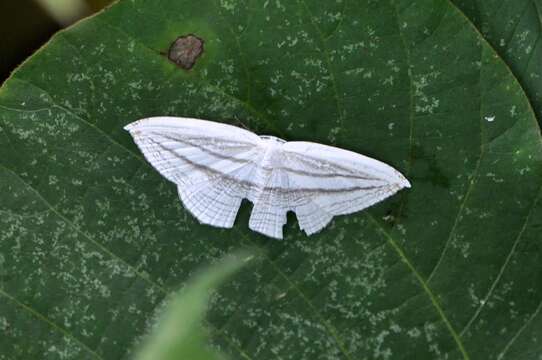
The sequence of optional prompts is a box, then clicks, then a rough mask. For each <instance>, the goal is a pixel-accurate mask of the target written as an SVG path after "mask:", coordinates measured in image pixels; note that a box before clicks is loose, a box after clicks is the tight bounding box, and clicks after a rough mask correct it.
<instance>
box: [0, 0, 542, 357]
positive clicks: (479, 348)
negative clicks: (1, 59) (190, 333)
mask: <svg viewBox="0 0 542 360" xmlns="http://www.w3.org/2000/svg"><path fill="white" fill-rule="evenodd" d="M187 34H195V35H196V36H198V37H199V38H201V39H203V40H204V53H203V54H202V55H201V56H200V57H198V58H197V60H196V63H195V64H194V66H193V67H192V69H191V70H189V71H187V70H184V69H182V68H180V67H178V66H176V65H175V64H173V63H172V62H171V61H169V60H168V59H167V57H166V56H164V54H165V53H167V50H168V48H169V46H170V44H171V43H172V42H173V41H175V40H176V39H177V38H178V37H179V36H183V35H187ZM156 115H177V116H188V117H199V118H205V119H209V120H215V121H222V122H227V123H231V124H234V125H241V124H242V125H244V126H246V127H248V128H249V129H251V130H252V131H255V132H257V133H259V134H270V135H275V136H280V137H282V138H284V139H286V140H308V141H315V142H321V143H325V144H329V145H335V146H339V147H342V148H345V149H349V150H353V151H356V152H359V153H362V154H365V155H368V156H371V157H374V158H376V159H378V160H381V161H384V162H386V163H389V164H390V165H392V166H394V167H395V168H397V169H399V170H400V171H401V172H402V173H404V174H406V176H407V178H408V179H409V180H410V182H411V183H412V188H411V189H410V190H408V191H403V192H401V193H400V194H398V195H397V196H395V197H393V198H390V199H388V200H386V201H385V202H383V203H381V204H379V205H378V206H375V207H372V208H370V209H369V210H368V211H363V212H360V213H357V214H354V215H349V216H343V217H339V218H336V219H334V221H333V223H332V224H331V225H330V226H329V227H328V228H326V229H325V230H324V231H322V232H321V233H319V234H317V235H315V236H312V237H310V238H308V237H306V236H304V234H303V233H301V232H300V231H299V230H298V226H297V224H296V222H295V219H294V217H291V219H290V221H289V223H288V225H287V226H286V228H285V240H284V241H276V240H273V239H267V238H264V237H261V236H259V235H257V234H256V233H254V232H251V231H249V230H248V226H247V224H248V216H249V214H250V205H249V204H246V205H244V206H243V207H242V208H241V211H240V214H239V217H238V219H237V222H236V225H235V227H234V229H232V230H220V229H216V228H211V227H208V226H205V225H200V224H198V223H197V221H196V220H195V219H194V218H193V217H192V216H191V215H190V214H189V213H188V212H187V211H186V210H184V208H183V206H182V205H181V204H180V201H179V200H178V197H177V192H176V189H175V186H174V185H173V184H171V183H169V182H167V181H166V180H165V179H163V178H161V177H160V176H159V175H158V174H157V172H156V171H154V170H153V169H152V168H151V167H150V166H149V165H148V164H147V163H146V162H145V161H144V159H143V157H142V156H141V154H140V153H139V151H138V150H137V148H136V146H135V145H134V144H133V142H132V140H131V138H130V136H129V135H128V134H127V133H126V132H125V131H123V130H122V128H123V126H124V125H125V124H127V123H130V122H132V121H134V120H137V119H140V118H143V117H149V116H156ZM0 145H1V147H2V155H3V156H2V157H1V158H0V196H1V199H0V213H1V214H2V216H1V217H0V229H2V230H1V232H0V299H1V300H0V329H2V332H3V336H1V337H0V349H2V350H1V352H0V353H1V354H2V356H3V357H4V358H28V359H33V358H55V359H56V358H59V357H60V358H70V359H71V358H73V359H86V358H89V359H100V358H102V359H118V358H128V357H129V356H130V354H131V353H130V349H132V348H133V347H134V346H135V345H137V344H138V343H139V341H140V338H141V336H142V335H143V334H144V333H145V331H146V329H147V328H148V326H149V323H150V322H151V321H152V320H151V319H152V314H153V313H154V311H155V309H156V308H157V306H159V304H160V303H161V302H162V301H163V299H164V298H165V297H166V296H167V294H170V293H172V292H173V291H175V290H177V289H178V288H179V287H180V285H181V284H182V283H184V282H185V281H186V280H187V279H188V278H189V277H190V275H191V274H192V273H193V272H194V270H195V269H197V268H199V267H200V266H201V265H203V264H207V263H209V262H213V261H214V260H216V259H218V258H219V257H221V256H222V255H224V254H226V253H229V252H230V250H231V249H236V248H239V247H246V246H254V245H256V246H258V247H260V248H263V249H265V250H266V254H267V255H266V259H265V261H263V262H262V263H261V264H260V265H259V266H256V267H253V268H251V269H250V271H243V272H242V273H241V274H240V275H239V276H237V277H236V278H235V280H233V281H232V282H231V283H229V285H227V286H225V287H223V288H222V289H221V291H220V293H219V295H218V296H216V297H215V298H214V300H213V304H212V307H211V311H210V314H209V323H210V327H211V328H212V329H214V330H212V333H213V334H214V335H213V339H214V344H215V345H216V346H217V347H218V348H220V349H221V350H222V351H223V352H225V353H227V354H229V355H230V356H231V358H244V359H275V358H277V359H287V358H292V359H364V358H368V359H391V358H393V359H412V358H416V359H480V358H482V359H530V358H532V357H533V355H539V354H541V353H542V343H541V341H540V339H539V337H537V334H538V333H539V329H540V327H541V326H542V315H541V314H540V313H541V307H542V305H541V304H542V303H541V300H542V287H541V286H540V284H541V283H542V261H541V257H542V247H541V245H540V240H539V235H538V234H539V230H540V227H541V226H542V223H541V219H542V208H541V206H540V203H539V197H540V184H541V183H542V162H541V151H542V149H541V139H540V129H539V127H538V125H537V122H536V119H535V116H534V113H533V111H532V108H531V106H530V104H529V102H528V99H527V97H526V95H525V93H524V92H523V90H522V88H521V86H520V84H519V83H518V82H517V80H516V78H515V77H514V76H513V75H512V73H511V72H510V70H509V69H508V67H507V66H506V64H505V63H503V60H502V59H501V58H500V57H499V56H498V55H497V54H496V53H495V52H494V51H493V49H492V48H491V47H490V46H489V45H488V43H487V42H485V41H484V39H483V38H482V37H481V36H480V34H479V33H478V32H477V31H476V29H475V28H474V27H473V26H472V24H471V23H470V21H469V20H468V19H467V18H466V17H465V16H464V15H463V14H462V13H461V12H459V11H458V10H457V8H455V7H454V6H453V5H452V4H451V3H449V2H448V1H444V0H442V1H440V0H416V1H413V2H404V1H396V2H390V1H371V0H366V1H362V2H351V1H345V0H342V1H329V2H321V1H316V0H314V1H310V0H305V1H303V0H299V1H291V2H285V1H256V0H247V1H242V0H239V1H232V0H215V1H199V2H189V1H184V0H183V1H178V0H161V1H153V2H150V1H143V0H131V1H130V0H125V1H120V2H118V3H117V4H116V5H114V6H112V7H111V8H109V9H108V10H106V11H104V12H102V13H101V14H99V15H98V16H95V17H93V18H91V19H88V20H86V21H83V22H81V23H79V24H77V25H76V26H75V27H72V28H70V29H69V30H67V31H64V32H61V33H59V34H58V35H56V36H55V37H54V38H53V39H52V40H51V42H50V43H49V44H48V45H47V46H45V47H44V48H43V49H41V50H40V51H39V52H38V53H37V54H36V55H34V56H33V57H32V58H30V59H29V60H28V61H27V62H25V63H24V64H23V65H22V66H21V67H20V68H19V69H18V70H17V71H16V72H15V73H14V74H13V75H12V76H11V78H10V79H9V80H8V81H7V82H6V83H5V84H4V85H3V86H2V88H1V89H0ZM0 358H1V357H0Z"/></svg>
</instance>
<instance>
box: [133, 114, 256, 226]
mask: <svg viewBox="0 0 542 360" xmlns="http://www.w3.org/2000/svg"><path fill="white" fill-rule="evenodd" d="M125 129H126V130H128V131H130V134H131V135H132V136H133V138H134V141H135V142H136V144H137V145H138V147H139V148H140V149H141V151H142V152H143V155H144V156H145V158H146V159H147V160H148V161H149V162H150V163H151V164H152V166H153V167H154V168H156V169H157V170H158V171H159V172H160V174H162V175H163V176H164V177H166V178H167V179H168V180H170V181H172V182H174V183H175V184H177V188H178V192H179V196H180V198H181V200H182V202H183V204H184V205H185V207H186V208H187V209H188V210H189V211H190V212H191V213H192V214H193V215H194V216H195V217H196V218H197V219H198V220H199V221H200V222H201V223H204V224H208V225H213V226H217V227H226V228H229V227H232V226H233V223H234V220H235V217H236V215H237V211H238V210H239V206H240V205H241V201H242V199H243V198H246V197H248V194H249V192H250V189H251V182H250V181H251V178H252V176H253V174H254V171H255V168H256V164H257V163H258V161H259V160H260V158H261V156H262V151H261V146H260V145H261V140H260V138H259V137H258V136H257V135H255V134H253V133H251V132H249V131H246V130H243V129H240V128H237V127H234V126H229V125H225V124H220V123H214V122H210V121H205V120H197V119H187V118H167V117H158V118H149V119H143V120H139V121H136V122H134V123H132V124H129V125H128V126H126V128H125Z"/></svg>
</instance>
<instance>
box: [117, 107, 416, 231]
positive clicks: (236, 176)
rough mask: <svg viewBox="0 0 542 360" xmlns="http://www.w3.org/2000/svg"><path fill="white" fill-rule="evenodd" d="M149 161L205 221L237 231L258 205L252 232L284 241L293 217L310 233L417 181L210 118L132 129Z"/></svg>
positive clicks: (142, 123)
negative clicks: (242, 215)
mask: <svg viewBox="0 0 542 360" xmlns="http://www.w3.org/2000/svg"><path fill="white" fill-rule="evenodd" d="M125 129H127V130H128V131H130V133H131V135H132V136H133V137H134V140H135V142H136V144H137V145H138V146H139V148H140V149H141V151H142V152H143V154H144V156H145V158H146V159H147V160H148V161H149V162H150V163H151V164H152V165H153V166H154V167H155V168H156V169H157V170H158V171H159V172H160V173H161V174H162V175H163V176H164V177H166V178H167V179H168V180H170V181H172V182H174V183H176V184H177V187H178V191H179V196H180V198H181V200H182V202H183V204H184V205H185V206H186V208H187V209H188V210H189V211H190V212H191V213H192V214H193V215H194V216H195V217H196V218H197V219H198V220H199V221H200V222H202V223H204V224H208V225H212V226H217V227H225V228H231V227H232V226H233V223H234V221H235V217H236V215H237V212H238V210H239V207H240V205H241V201H242V199H243V198H247V199H249V200H250V201H251V202H252V203H253V204H254V207H253V209H252V213H251V216H250V220H249V227H250V228H251V229H252V230H254V231H257V232H260V233H262V234H265V235H267V236H270V237H274V238H279V239H281V238H282V228H283V226H284V224H285V223H286V213H287V212H288V211H293V212H295V214H296V216H297V219H298V222H299V225H300V228H301V229H302V230H304V231H305V232H306V233H307V234H308V235H310V234H313V233H316V232H318V231H320V230H321V229H323V228H324V227H325V226H326V225H327V224H328V223H329V222H330V221H331V219H332V218H333V216H336V215H343V214H349V213H353V212H356V211H360V210H362V209H364V208H367V207H369V206H371V205H373V204H375V203H377V202H379V201H382V200H383V199H385V198H387V197H388V196H391V195H393V194H394V193H396V192H397V191H399V190H400V189H402V188H404V187H410V183H409V182H408V180H406V179H405V178H404V177H403V176H402V175H401V174H400V173H399V172H398V171H397V170H395V169H393V168H392V167H391V166H388V165H386V164H384V163H382V162H380V161H377V160H375V159H371V158H368V157H366V156H363V155H360V154H357V153H354V152H351V151H347V150H343V149H339V148H335V147H331V146H326V145H322V144H316V143H310V142H284V141H282V140H280V139H276V138H272V137H262V138H260V137H259V136H257V135H256V134H254V133H251V132H249V131H246V130H243V129H241V128H238V127H235V126H231V125H226V124H221V123H215V122H211V121H206V120H198V119H189V118H172V117H156V118H148V119H143V120H139V121H136V122H134V123H131V124H129V125H128V126H126V127H125Z"/></svg>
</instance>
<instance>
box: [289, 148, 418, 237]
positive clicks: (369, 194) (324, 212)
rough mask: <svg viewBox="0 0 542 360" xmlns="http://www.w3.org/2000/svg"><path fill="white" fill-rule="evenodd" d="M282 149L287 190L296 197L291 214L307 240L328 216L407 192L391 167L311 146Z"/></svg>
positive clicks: (354, 210)
mask: <svg viewBox="0 0 542 360" xmlns="http://www.w3.org/2000/svg"><path fill="white" fill-rule="evenodd" d="M282 149H283V151H282V156H283V169H284V171H286V172H287V173H288V179H289V182H290V189H291V190H295V191H296V192H297V194H298V197H297V202H296V204H295V205H294V206H293V211H294V212H295V213H296V216H297V217H298V221H299V224H300V227H301V228H302V229H303V230H305V232H306V233H307V234H309V235H310V234H312V233H315V232H317V231H319V230H321V229H322V228H324V227H325V226H326V225H327V223H328V222H329V221H330V220H331V218H332V217H333V216H336V215H343V214H350V213H353V212H356V211H360V210H362V209H365V208H367V207H369V206H371V205H373V204H375V203H377V202H379V201H382V200H384V199H385V198H387V197H389V196H391V195H393V194H394V193H396V192H397V191H399V190H400V189H402V188H404V187H410V183H409V182H408V180H407V179H406V178H405V177H404V176H403V175H401V173H399V172H398V171H397V170H395V169H394V168H392V167H391V166H389V165H387V164H384V163H383V162H380V161H378V160H375V159H372V158H369V157H366V156H363V155H360V154H357V153H354V152H351V151H348V150H343V149H339V148H335V147H332V146H327V145H322V144H316V143H311V142H288V143H285V144H284V145H283V147H282Z"/></svg>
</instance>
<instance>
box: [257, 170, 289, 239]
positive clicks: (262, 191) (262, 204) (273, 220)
mask: <svg viewBox="0 0 542 360" xmlns="http://www.w3.org/2000/svg"><path fill="white" fill-rule="evenodd" d="M289 186H290V185H289V179H288V174H287V173H286V172H285V171H283V170H282V169H281V168H280V167H273V168H270V170H269V174H268V177H267V180H266V183H265V184H263V187H262V188H259V189H255V190H256V191H252V192H251V193H250V194H249V200H250V201H251V202H252V203H253V204H254V206H253V208H252V212H251V214H250V219H249V222H248V226H249V228H250V229H252V230H254V231H257V232H259V233H261V234H264V235H266V236H269V237H272V238H275V239H282V227H283V226H284V225H285V224H286V221H287V220H286V214H287V212H288V210H289V209H290V208H291V206H290V205H291V203H292V201H291V197H292V196H294V195H295V194H293V193H292V192H290V191H284V189H288V188H289Z"/></svg>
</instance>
